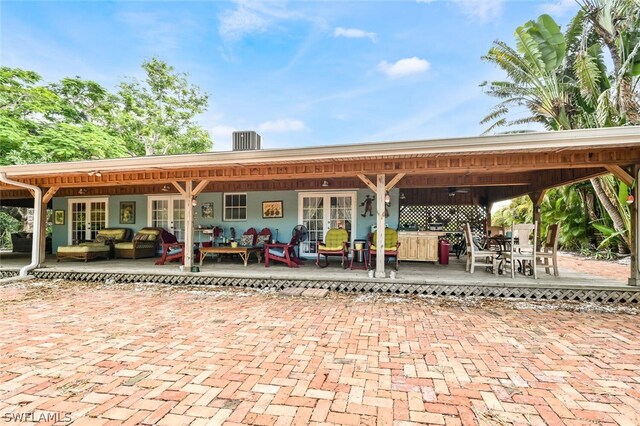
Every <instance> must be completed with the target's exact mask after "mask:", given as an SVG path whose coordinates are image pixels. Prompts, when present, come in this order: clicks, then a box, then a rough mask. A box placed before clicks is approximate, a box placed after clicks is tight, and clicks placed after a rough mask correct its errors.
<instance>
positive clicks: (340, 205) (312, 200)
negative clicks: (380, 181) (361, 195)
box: [298, 191, 356, 257]
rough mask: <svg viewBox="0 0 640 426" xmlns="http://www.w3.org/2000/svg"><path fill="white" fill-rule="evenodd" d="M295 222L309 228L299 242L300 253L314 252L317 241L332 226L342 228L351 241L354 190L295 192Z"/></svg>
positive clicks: (354, 206)
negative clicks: (296, 199)
mask: <svg viewBox="0 0 640 426" xmlns="http://www.w3.org/2000/svg"><path fill="white" fill-rule="evenodd" d="M298 223H300V224H302V225H304V226H305V227H306V228H307V229H308V230H309V237H308V238H307V240H306V241H304V242H302V243H301V244H300V255H301V256H308V257H311V256H314V255H316V254H317V252H318V242H319V241H324V238H325V235H326V234H327V231H328V230H329V229H331V228H344V229H346V230H347V231H348V232H349V241H350V242H353V238H354V234H355V230H356V192H355V191H344V192H335V193H329V192H304V193H303V192H301V193H299V194H298ZM352 230H353V232H352Z"/></svg>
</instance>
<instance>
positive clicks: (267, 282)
mask: <svg viewBox="0 0 640 426" xmlns="http://www.w3.org/2000/svg"><path fill="white" fill-rule="evenodd" d="M11 273H13V274H14V275H17V272H16V271H0V276H11V275H10V274H11ZM33 275H34V276H35V277H36V278H39V279H64V280H69V281H98V282H108V281H111V280H113V282H115V283H140V282H143V283H159V284H175V285H215V286H225V287H244V288H271V289H277V290H282V289H284V288H287V287H298V288H319V289H327V290H333V291H342V292H350V293H388V294H400V295H416V296H418V295H425V296H457V297H501V298H515V299H528V300H561V301H575V302H599V303H634V304H635V303H640V288H638V289H633V290H631V289H630V290H619V289H616V290H609V289H593V288H588V289H580V288H564V289H560V288H555V287H554V288H543V287H536V286H532V287H516V286H514V287H508V286H491V285H482V284H473V285H470V284H465V285H462V284H428V283H407V282H402V281H395V282H394V281H390V280H384V281H368V280H367V281H360V280H353V281H351V280H299V279H277V278H269V279H262V278H234V277H213V276H207V275H198V274H193V275H191V274H189V275H186V274H176V275H166V274H165V275H155V274H121V273H115V274H112V273H97V272H63V271H57V272H56V271H47V270H36V271H33Z"/></svg>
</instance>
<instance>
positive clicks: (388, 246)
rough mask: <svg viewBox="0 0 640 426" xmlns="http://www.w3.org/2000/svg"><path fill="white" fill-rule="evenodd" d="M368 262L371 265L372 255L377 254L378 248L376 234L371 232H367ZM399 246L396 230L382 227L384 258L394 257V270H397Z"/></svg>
mask: <svg viewBox="0 0 640 426" xmlns="http://www.w3.org/2000/svg"><path fill="white" fill-rule="evenodd" d="M369 238H370V240H369V264H370V265H373V263H372V262H373V260H372V258H373V256H377V254H378V248H377V247H376V241H377V240H378V234H377V233H376V232H373V233H371V234H369ZM399 248H400V242H399V241H398V231H396V230H395V229H391V228H385V229H384V250H382V252H383V255H384V257H385V258H387V257H393V258H395V260H396V261H395V270H396V271H397V270H398V263H400V261H399V259H398V249H399Z"/></svg>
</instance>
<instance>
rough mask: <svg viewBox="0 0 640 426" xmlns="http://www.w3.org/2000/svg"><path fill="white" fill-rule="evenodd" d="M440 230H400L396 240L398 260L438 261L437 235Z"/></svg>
mask: <svg viewBox="0 0 640 426" xmlns="http://www.w3.org/2000/svg"><path fill="white" fill-rule="evenodd" d="M442 235H444V234H443V233H441V232H432V231H414V232H408V231H400V232H398V241H399V242H400V250H399V252H398V256H399V257H400V260H416V261H423V262H437V261H438V237H440V236H442Z"/></svg>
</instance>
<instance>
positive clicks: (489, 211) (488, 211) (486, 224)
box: [484, 203, 493, 235]
mask: <svg viewBox="0 0 640 426" xmlns="http://www.w3.org/2000/svg"><path fill="white" fill-rule="evenodd" d="M486 209H487V220H486V222H485V229H484V233H485V235H487V233H488V231H489V227H490V226H491V210H492V209H493V203H489V204H488V205H487V206H486Z"/></svg>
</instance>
